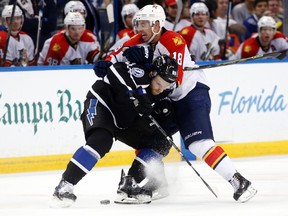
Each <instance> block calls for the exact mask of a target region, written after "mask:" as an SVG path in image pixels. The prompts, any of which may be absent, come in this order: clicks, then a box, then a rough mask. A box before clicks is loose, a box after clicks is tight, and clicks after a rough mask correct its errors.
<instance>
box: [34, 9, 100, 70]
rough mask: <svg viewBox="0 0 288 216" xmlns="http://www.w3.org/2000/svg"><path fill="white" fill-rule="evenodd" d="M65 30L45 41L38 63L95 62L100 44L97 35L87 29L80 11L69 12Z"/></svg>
mask: <svg viewBox="0 0 288 216" xmlns="http://www.w3.org/2000/svg"><path fill="white" fill-rule="evenodd" d="M64 25H65V30H64V31H61V32H59V33H57V34H56V35H54V36H53V37H52V38H50V39H48V40H46V41H45V43H44V46H43V49H42V51H41V52H40V55H39V59H38V65H73V64H87V63H90V64H91V63H94V62H95V61H96V60H97V59H98V56H99V49H100V45H99V43H98V41H97V40H96V37H95V35H93V34H92V33H91V32H89V31H85V19H84V17H83V16H82V15H81V14H80V13H79V12H69V13H68V14H67V15H66V17H65V19H64Z"/></svg>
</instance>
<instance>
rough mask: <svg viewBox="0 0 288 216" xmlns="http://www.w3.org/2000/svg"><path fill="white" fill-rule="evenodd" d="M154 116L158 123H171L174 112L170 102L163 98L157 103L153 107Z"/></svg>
mask: <svg viewBox="0 0 288 216" xmlns="http://www.w3.org/2000/svg"><path fill="white" fill-rule="evenodd" d="M154 114H155V118H157V119H158V121H160V122H170V121H173V119H174V115H175V112H174V108H173V105H172V103H171V101H170V100H169V99H168V98H167V99H166V98H165V99H162V100H160V101H159V102H157V103H156V104H155V106H154Z"/></svg>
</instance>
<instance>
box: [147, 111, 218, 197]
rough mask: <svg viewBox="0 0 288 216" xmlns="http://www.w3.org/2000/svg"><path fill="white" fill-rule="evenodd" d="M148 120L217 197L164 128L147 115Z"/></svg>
mask: <svg viewBox="0 0 288 216" xmlns="http://www.w3.org/2000/svg"><path fill="white" fill-rule="evenodd" d="M149 118H150V120H151V121H152V122H153V124H155V126H156V127H157V129H158V130H159V131H160V132H161V133H162V134H163V136H164V137H165V138H166V139H167V140H168V141H169V143H170V144H171V145H172V146H173V147H174V148H175V149H176V151H177V152H178V153H179V154H180V155H181V157H182V158H183V159H184V160H185V161H186V162H187V164H188V165H189V166H190V167H191V168H192V169H193V170H194V172H195V173H196V174H197V175H198V176H199V178H200V179H201V180H202V182H203V183H204V184H205V185H206V187H207V188H208V189H209V190H210V191H211V192H212V193H213V194H214V196H215V197H216V198H217V194H216V193H215V192H214V191H213V190H212V188H211V187H210V186H209V185H208V183H207V182H206V181H205V180H204V179H203V178H202V177H201V176H200V174H199V173H198V172H197V170H196V169H195V168H194V167H193V166H192V164H191V163H190V161H189V160H188V159H187V157H185V156H184V155H183V153H182V152H181V150H180V149H179V148H178V146H177V145H176V144H175V143H174V142H173V140H172V139H171V138H170V137H169V136H168V135H167V133H166V132H165V131H164V129H163V128H162V127H161V126H160V125H159V124H158V122H157V121H156V120H155V119H154V118H153V117H152V116H151V115H149Z"/></svg>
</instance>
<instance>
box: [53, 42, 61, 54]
mask: <svg viewBox="0 0 288 216" xmlns="http://www.w3.org/2000/svg"><path fill="white" fill-rule="evenodd" d="M60 48H61V47H60V45H59V44H58V43H55V44H54V46H53V47H52V50H53V51H54V52H58V51H59V50H60Z"/></svg>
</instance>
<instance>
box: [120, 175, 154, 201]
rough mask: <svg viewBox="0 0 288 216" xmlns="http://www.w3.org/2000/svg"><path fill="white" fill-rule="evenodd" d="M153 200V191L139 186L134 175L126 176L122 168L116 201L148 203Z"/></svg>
mask: <svg viewBox="0 0 288 216" xmlns="http://www.w3.org/2000/svg"><path fill="white" fill-rule="evenodd" d="M151 200H152V191H149V190H145V189H143V188H141V187H139V186H138V184H137V182H136V181H135V179H134V178H133V177H132V176H129V175H128V176H125V173H124V171H123V170H122V173H121V179H120V183H119V187H118V190H117V197H116V199H115V201H114V203H117V204H148V203H150V202H151Z"/></svg>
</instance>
